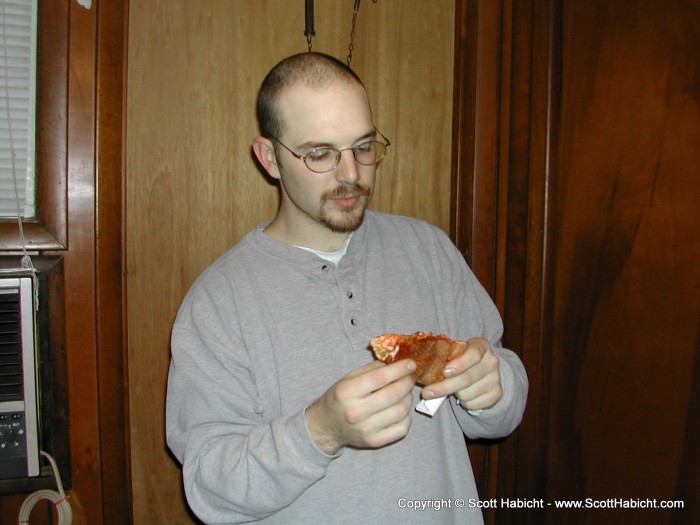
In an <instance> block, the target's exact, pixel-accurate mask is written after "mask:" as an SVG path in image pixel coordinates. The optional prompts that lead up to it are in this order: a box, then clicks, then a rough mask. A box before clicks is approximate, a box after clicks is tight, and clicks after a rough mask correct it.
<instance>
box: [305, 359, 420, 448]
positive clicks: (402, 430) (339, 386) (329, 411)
mask: <svg viewBox="0 0 700 525" xmlns="http://www.w3.org/2000/svg"><path fill="white" fill-rule="evenodd" d="M415 369H416V365H415V363H414V362H413V361H411V360H403V361H398V362H396V363H393V364H391V365H385V364H384V363H382V362H380V361H374V362H372V363H370V364H368V365H365V366H363V367H361V368H358V369H357V370H355V371H353V372H351V373H350V374H348V375H347V376H345V377H344V378H343V379H341V380H340V381H338V382H337V383H336V384H335V385H333V386H332V387H331V388H329V389H328V390H327V391H326V393H325V394H323V396H322V397H321V398H320V399H319V400H318V401H317V402H316V403H314V404H313V405H311V406H310V407H309V408H308V409H307V410H306V421H307V424H308V426H309V430H310V431H311V435H312V436H313V438H314V440H315V441H316V444H317V445H318V447H319V448H320V449H321V450H322V451H323V452H325V453H327V454H331V455H332V454H335V453H336V452H338V451H339V450H340V449H341V448H343V447H347V446H351V447H356V448H379V447H383V446H384V445H388V444H390V443H394V442H395V441H398V440H400V439H403V438H404V437H405V436H406V434H408V429H409V428H410V427H411V416H410V413H411V407H412V406H413V394H412V393H411V390H412V389H413V385H414V380H413V378H412V377H411V374H412V373H413V372H414V371H415Z"/></svg>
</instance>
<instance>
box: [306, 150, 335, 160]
mask: <svg viewBox="0 0 700 525" xmlns="http://www.w3.org/2000/svg"><path fill="white" fill-rule="evenodd" d="M306 158H307V159H308V160H310V161H311V162H323V161H326V160H328V159H331V158H333V150H332V149H315V150H313V151H312V152H311V153H309V154H308V155H307V156H306Z"/></svg>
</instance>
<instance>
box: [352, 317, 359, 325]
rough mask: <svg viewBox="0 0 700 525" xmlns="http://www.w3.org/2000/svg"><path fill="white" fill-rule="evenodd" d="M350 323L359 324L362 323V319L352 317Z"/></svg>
mask: <svg viewBox="0 0 700 525" xmlns="http://www.w3.org/2000/svg"><path fill="white" fill-rule="evenodd" d="M350 324H351V325H353V326H357V325H358V324H360V321H358V320H357V319H355V318H354V317H353V318H352V319H350Z"/></svg>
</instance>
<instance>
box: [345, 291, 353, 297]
mask: <svg viewBox="0 0 700 525" xmlns="http://www.w3.org/2000/svg"><path fill="white" fill-rule="evenodd" d="M345 295H347V296H348V299H352V292H351V291H350V290H348V291H347V292H346V293H345Z"/></svg>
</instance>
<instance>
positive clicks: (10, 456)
mask: <svg viewBox="0 0 700 525" xmlns="http://www.w3.org/2000/svg"><path fill="white" fill-rule="evenodd" d="M34 286H35V285H34V278H33V276H32V275H31V274H29V275H27V274H26V273H25V274H24V275H22V274H19V275H14V274H3V275H0V479H8V478H20V477H33V476H38V475H39V474H40V471H41V468H40V463H39V407H38V381H37V376H38V374H37V352H36V348H37V345H36V316H35V309H34V291H35V287H34Z"/></svg>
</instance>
